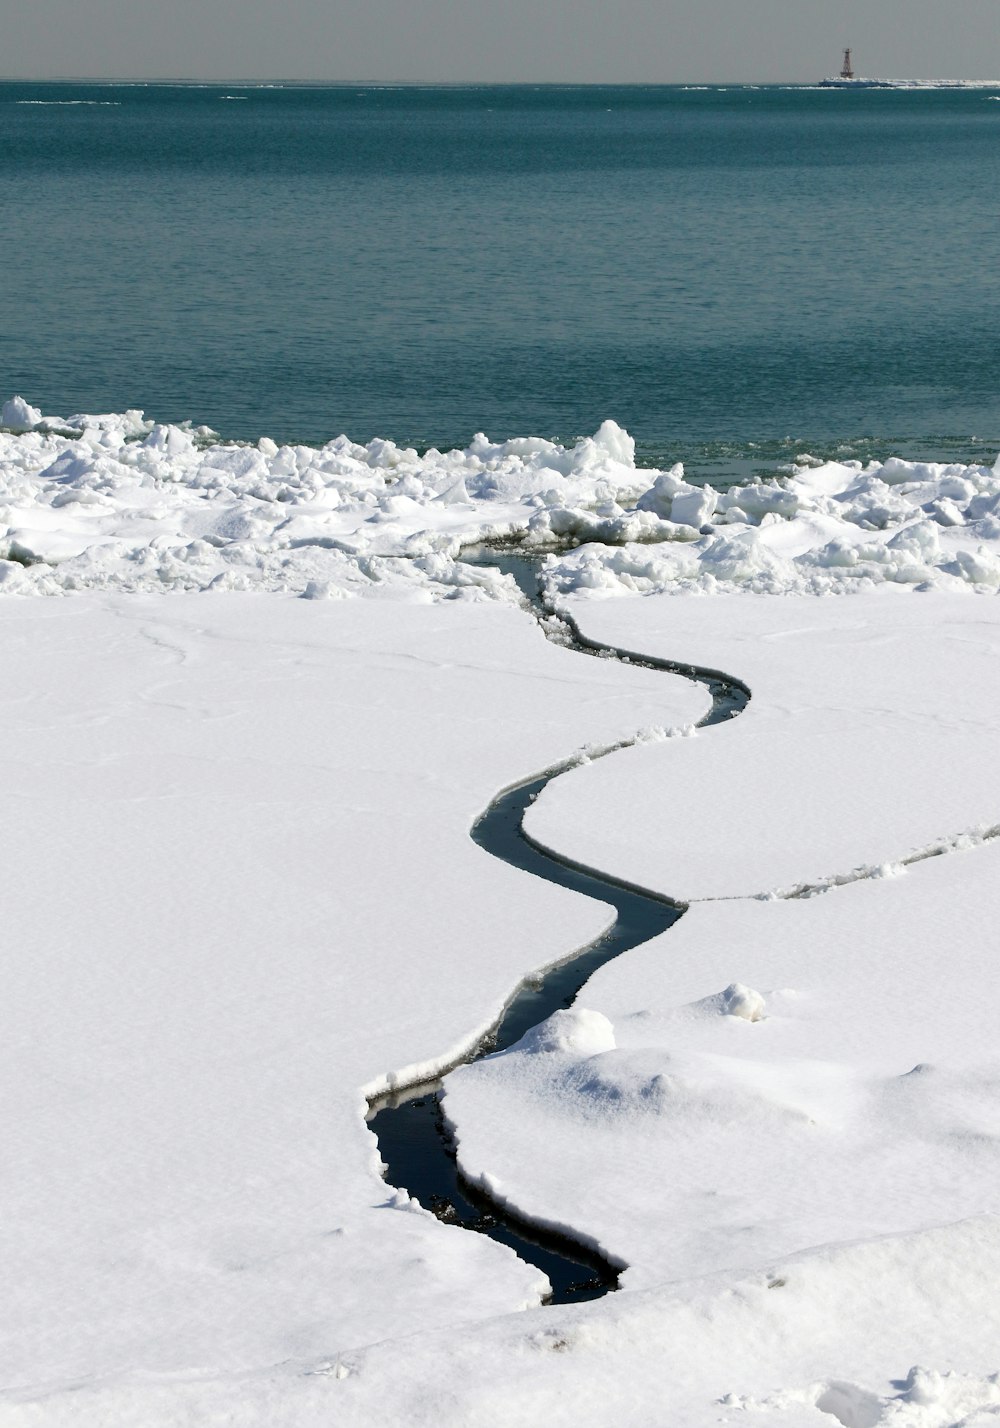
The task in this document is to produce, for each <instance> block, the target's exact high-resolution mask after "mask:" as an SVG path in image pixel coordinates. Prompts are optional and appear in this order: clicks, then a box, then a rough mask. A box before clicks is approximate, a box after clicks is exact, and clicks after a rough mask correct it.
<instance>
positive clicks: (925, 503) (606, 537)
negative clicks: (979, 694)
mask: <svg viewBox="0 0 1000 1428" xmlns="http://www.w3.org/2000/svg"><path fill="white" fill-rule="evenodd" d="M484 541H487V542H505V543H516V544H518V545H520V546H521V547H522V548H523V549H525V550H527V551H529V552H535V553H538V554H539V555H545V556H546V557H547V558H546V562H545V567H544V573H545V578H546V580H547V582H548V588H549V590H550V593H551V594H552V595H554V596H559V595H563V594H568V593H583V594H588V595H592V596H608V595H625V594H635V593H638V594H646V593H651V592H666V593H671V594H687V593H699V594H711V593H713V592H716V591H744V592H748V593H752V594H787V593H807V594H828V593H844V592H850V591H856V590H871V589H874V588H876V587H881V586H885V587H905V588H910V589H918V590H928V589H954V590H969V591H976V592H980V593H982V592H985V593H990V594H993V593H996V591H997V589H998V587H1000V463H998V464H997V465H995V466H993V467H986V466H967V465H960V464H947V465H946V464H940V463H933V462H912V461H904V460H901V459H900V458H897V457H892V458H890V459H889V460H887V461H884V462H870V463H869V464H868V465H865V466H863V465H862V464H861V463H860V462H858V461H844V462H832V461H831V462H818V461H815V460H813V459H812V458H811V457H809V456H807V455H801V456H799V457H798V458H797V459H796V462H795V463H794V465H793V466H791V467H789V469H788V471H787V473H786V474H783V475H780V476H777V477H774V478H772V479H766V480H755V481H752V482H749V483H747V484H745V485H742V486H737V487H733V488H732V489H730V490H727V491H723V492H718V491H716V490H713V489H712V488H709V487H703V486H696V485H692V484H691V483H690V482H688V481H687V480H686V479H685V476H684V469H683V467H682V466H680V465H675V466H673V467H671V468H670V469H668V470H662V471H661V470H655V469H639V468H637V467H636V465H635V444H634V442H633V440H632V438H631V437H630V436H629V435H628V433H627V432H625V431H623V430H622V428H621V427H619V426H617V425H616V424H615V423H614V422H613V421H606V422H604V423H603V425H602V426H601V427H600V428H599V429H598V431H597V432H596V433H595V434H594V435H593V436H592V437H586V438H583V439H582V440H580V441H578V442H577V443H576V444H575V445H574V446H570V447H567V446H559V445H557V444H556V443H554V442H551V441H547V440H544V439H543V438H540V437H517V438H514V439H512V440H509V441H504V442H496V443H494V442H491V441H489V440H488V438H487V437H486V436H484V435H483V434H481V433H480V434H478V435H477V436H475V437H474V438H473V440H472V442H471V443H470V444H469V446H467V447H466V448H464V449H463V450H453V451H447V452H441V451H437V450H434V449H432V450H430V451H427V452H425V453H424V454H423V455H421V454H419V453H418V452H417V451H416V450H414V449H413V448H411V447H399V446H397V445H396V444H395V443H393V442H391V441H387V440H382V439H377V440H374V441H370V442H368V443H367V445H364V446H362V445H359V444H358V443H356V442H353V441H351V440H349V439H348V438H347V437H346V436H339V437H337V438H336V439H334V440H333V441H329V442H327V443H326V444H325V445H323V446H321V447H311V446H304V445H286V446H280V447H279V446H278V445H277V444H276V443H275V442H273V441H271V440H270V439H269V438H267V437H262V438H261V439H260V441H258V443H257V444H256V445H255V446H251V445H248V444H242V443H224V442H221V441H219V439H218V438H217V436H216V435H215V433H213V432H212V431H210V430H209V429H208V428H207V427H194V426H192V425H190V424H185V425H182V426H173V425H160V424H154V423H153V422H151V421H148V420H147V419H146V418H145V417H144V415H143V413H142V412H141V411H135V410H131V411H127V412H124V413H115V414H110V415H96V416H95V415H89V414H78V415H74V416H70V417H67V418H60V417H51V416H49V417H45V416H43V414H42V412H41V411H40V410H39V409H38V408H37V407H34V406H32V405H31V404H30V403H29V402H28V401H26V400H24V399H23V398H22V397H14V398H12V399H11V400H9V401H7V402H5V403H4V404H3V407H2V409H0V591H3V592H4V593H8V594H62V593H66V592H69V591H74V590H82V589H126V590H144V591H163V590H207V589H227V590H249V589H257V590H281V591H291V592H295V593H300V594H304V593H308V594H309V595H310V596H311V597H319V596H322V597H328V596H333V597H334V598H342V597H344V596H375V597H385V596H392V597H394V598H410V599H420V600H428V599H432V600H433V599H454V598H472V599H483V598H487V599H489V598H494V599H495V598H511V594H512V582H511V581H510V580H509V579H508V578H506V577H503V576H500V575H498V574H497V572H495V571H493V570H491V569H482V568H480V569H476V568H475V567H472V566H469V565H467V564H465V563H463V562H461V561H460V560H458V559H457V557H458V556H459V554H460V552H461V551H462V549H463V548H464V547H467V546H469V545H473V544H477V543H481V542H484Z"/></svg>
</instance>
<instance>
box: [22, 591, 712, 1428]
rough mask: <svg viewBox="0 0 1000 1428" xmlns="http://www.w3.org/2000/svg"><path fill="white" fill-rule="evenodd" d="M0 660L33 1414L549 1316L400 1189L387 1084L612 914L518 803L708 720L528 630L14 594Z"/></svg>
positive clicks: (455, 614) (687, 692)
mask: <svg viewBox="0 0 1000 1428" xmlns="http://www.w3.org/2000/svg"><path fill="white" fill-rule="evenodd" d="M0 642H2V647H3V651H4V661H3V663H4V671H5V676H6V677H5V680H4V686H3V690H2V692H0V727H2V729H3V732H4V747H5V748H6V749H7V755H6V763H5V792H6V800H5V807H6V815H7V819H6V828H7V836H6V838H5V840H4V858H3V878H2V886H3V901H4V922H5V927H6V929H7V938H6V942H5V949H6V950H5V971H6V977H5V991H4V996H3V998H2V999H0V1072H2V1077H3V1082H4V1084H5V1085H6V1086H7V1087H8V1088H10V1094H9V1095H8V1097H7V1098H6V1099H5V1102H4V1105H3V1109H2V1112H0V1116H2V1127H3V1136H4V1141H5V1143H6V1144H7V1145H8V1147H10V1148H11V1154H10V1155H9V1156H8V1157H7V1159H6V1160H5V1164H4V1168H3V1173H2V1176H0V1209H2V1213H0V1256H2V1261H3V1266H4V1268H3V1283H4V1307H3V1320H4V1361H5V1389H6V1391H7V1392H8V1393H10V1392H13V1391H19V1392H20V1393H21V1394H22V1395H24V1396H26V1397H27V1398H28V1399H29V1400H32V1401H35V1400H36V1399H37V1397H38V1395H42V1396H43V1397H44V1396H45V1395H46V1394H47V1392H48V1388H47V1387H46V1386H47V1385H54V1384H58V1383H60V1382H77V1381H80V1382H88V1383H92V1382H96V1381H99V1380H102V1381H103V1380H110V1379H114V1378H116V1377H120V1376H121V1375H128V1374H130V1373H134V1372H141V1373H143V1374H177V1373H180V1374H184V1373H198V1374H202V1373H204V1374H208V1375H209V1376H211V1375H212V1374H219V1373H226V1372H228V1373H233V1372H238V1373H242V1372H245V1371H249V1370H251V1369H253V1370H256V1369H259V1368H260V1367H261V1366H262V1365H267V1364H273V1363H278V1362H282V1361H284V1360H286V1359H289V1358H297V1357H308V1356H309V1355H315V1354H328V1353H330V1352H331V1351H332V1350H334V1349H337V1348H339V1347H343V1348H345V1349H347V1348H350V1347H352V1346H356V1345H359V1344H364V1343H368V1342H372V1341H375V1340H377V1339H381V1338H383V1337H385V1336H387V1335H388V1336H393V1335H398V1334H406V1333H410V1332H412V1331H413V1329H414V1327H415V1325H420V1326H423V1327H425V1328H426V1327H431V1326H433V1325H434V1324H435V1323H437V1324H451V1325H454V1324H456V1323H458V1322H468V1321H478V1320H479V1319H481V1318H483V1317H484V1316H489V1315H491V1314H496V1313H501V1312H508V1311H513V1310H516V1309H518V1308H520V1307H522V1306H524V1305H528V1304H532V1303H537V1302H538V1297H539V1294H540V1293H541V1291H542V1290H543V1289H544V1287H545V1286H544V1282H543V1281H542V1280H541V1278H540V1276H539V1275H538V1274H537V1272H536V1271H534V1270H531V1269H529V1268H528V1267H526V1266H524V1265H523V1264H521V1263H520V1262H519V1261H518V1260H517V1259H515V1258H514V1257H513V1256H512V1255H511V1254H510V1253H509V1252H508V1251H506V1250H504V1249H503V1248H501V1247H500V1246H497V1245H495V1244H493V1243H492V1242H490V1241H489V1240H487V1239H485V1238H483V1237H481V1236H476V1235H470V1234H468V1233H465V1232H463V1231H461V1230H456V1229H452V1228H449V1227H446V1226H443V1225H441V1224H440V1223H439V1222H438V1221H436V1220H435V1219H433V1218H432V1217H431V1216H430V1215H427V1214H425V1213H424V1212H423V1211H421V1210H420V1209H419V1208H418V1207H415V1206H411V1205H410V1203H409V1201H408V1200H407V1198H406V1197H405V1196H400V1195H397V1193H396V1192H395V1191H391V1190H390V1189H388V1188H387V1187H386V1186H385V1184H384V1183H383V1182H382V1181H381V1180H380V1179H379V1178H378V1175H377V1165H376V1162H377V1152H376V1147H375V1141H374V1138H373V1137H372V1136H371V1134H370V1132H369V1131H368V1130H367V1129H366V1127H365V1125H364V1123H363V1109H364V1098H363V1090H364V1089H365V1088H369V1089H371V1090H374V1089H377V1088H378V1087H379V1086H380V1085H385V1084H386V1080H387V1077H388V1076H389V1075H390V1073H395V1072H402V1073H405V1072H407V1071H409V1073H410V1074H412V1075H417V1074H419V1073H420V1072H421V1071H433V1070H435V1069H437V1068H438V1067H439V1066H440V1065H442V1064H443V1063H446V1062H447V1061H449V1060H450V1059H451V1058H453V1057H455V1056H457V1055H459V1054H460V1053H461V1052H462V1051H463V1050H464V1049H466V1048H467V1047H468V1046H469V1045H470V1044H471V1043H472V1042H473V1041H474V1040H475V1038H476V1035H477V1033H479V1032H480V1031H481V1030H483V1029H485V1027H486V1026H487V1025H488V1024H489V1023H490V1021H491V1020H492V1019H493V1018H494V1017H495V1016H496V1014H497V1013H498V1012H499V1010H500V1007H501V1005H502V1003H503V1001H504V999H505V998H506V997H507V996H508V995H509V994H510V993H511V991H512V990H513V988H514V987H515V986H516V985H517V983H518V981H519V979H520V978H521V977H522V976H523V975H524V974H525V973H526V972H528V971H530V970H532V969H535V968H538V967H540V966H544V965H546V964H547V963H549V962H550V961H553V960H555V959H557V958H559V957H560V956H565V955H566V954H567V953H569V952H570V951H572V950H573V949H574V948H575V947H577V946H579V945H580V944H582V943H584V942H586V941H588V940H589V939H590V938H592V937H593V936H594V935H596V934H597V933H598V932H599V931H600V930H601V928H602V926H603V925H604V923H605V922H606V920H607V915H608V914H607V910H606V909H604V908H603V907H601V906H600V905H599V904H596V903H593V902H590V901H584V900H583V899H577V898H574V897H573V896H572V895H571V894H569V893H566V892H564V891H563V890H561V889H558V888H553V887H552V886H550V885H548V884H546V883H542V882H540V881H539V880H538V879H533V878H530V877H528V876H527V875H524V874H521V873H518V872H516V871H515V870H512V869H510V868H508V867H507V866H506V865H504V864H501V863H499V862H498V861H497V860H495V859H491V858H489V857H488V856H486V855H485V854H484V853H483V852H482V851H481V850H479V849H478V848H476V847H475V845H474V844H473V843H472V842H471V840H470V839H469V837H468V829H469V826H470V825H471V823H472V820H473V818H474V817H475V816H476V814H478V812H479V811H480V810H481V808H482V807H483V806H484V805H485V804H486V803H487V802H488V801H489V799H490V797H491V796H492V795H493V793H494V792H495V791H496V790H497V789H498V788H499V787H501V786H503V785H504V784H506V783H510V782H512V781H513V780H514V779H516V778H517V777H518V776H520V775H521V774H523V773H525V772H530V771H531V770H532V769H533V768H534V767H544V766H545V765H546V764H547V763H549V762H553V761H555V760H556V759H558V758H559V757H560V756H562V755H564V754H565V753H566V752H567V751H569V750H571V749H572V747H573V746H574V744H575V743H578V742H582V741H583V740H584V739H587V738H590V737H592V736H593V735H594V734H595V733H596V734H597V735H598V736H599V737H600V736H602V735H603V736H604V737H606V738H609V739H610V738H612V737H615V736H620V735H621V734H622V733H624V732H626V731H627V728H628V726H629V724H630V722H631V721H632V720H633V719H636V718H637V716H638V717H639V719H640V721H641V720H643V719H645V720H653V719H656V720H658V721H661V722H662V721H664V720H665V719H666V720H667V721H668V722H669V721H670V720H672V719H676V720H677V722H678V723H688V722H690V721H691V720H692V719H694V718H697V717H698V715H699V714H700V713H701V712H702V710H703V708H704V705H705V699H704V696H703V695H701V694H700V693H699V692H698V691H693V690H692V689H691V687H690V686H688V685H687V684H685V683H684V682H683V681H681V680H675V679H673V678H665V677H664V676H662V675H655V674H652V673H650V672H648V671H643V670H633V671H630V672H629V671H623V670H621V669H620V668H618V667H617V666H614V665H608V664H606V663H605V662H603V661H599V660H584V659H580V658H577V657H574V656H573V655H572V654H570V653H569V652H568V651H565V650H560V649H558V648H556V647H555V646H553V645H551V644H549V643H548V642H546V641H545V640H544V639H543V637H542V636H541V634H540V632H539V631H538V630H537V628H536V627H535V626H534V625H533V624H532V623H531V622H530V621H529V620H527V619H526V618H525V617H524V615H523V614H522V613H521V612H520V611H519V610H517V609H515V608H513V607H511V606H501V605H495V604H491V605H460V606H447V607H443V608H441V609H437V610H435V609H430V608H427V607H422V606H411V605H407V604H405V603H404V604H386V603H383V602H355V603H353V604H350V605H335V606H334V605H322V606H316V605H315V604H311V603H308V602H303V601H297V600H288V599H281V598H276V597H264V596H253V595H239V596H221V597H219V598H218V599H209V600H203V599H200V598H196V597H188V598H185V597H175V598H171V599H169V600H164V599H156V600H154V599H150V598H147V597H143V596H133V597H127V598H126V597H121V596H117V597H110V596H97V597H91V598H88V599H74V600H66V601H27V602H24V601H11V602H4V603H3V604H2V607H0ZM623 675H624V676H625V678H624V681H623ZM24 1411H27V1410H24ZM39 1411H41V1410H39ZM46 1412H47V1410H46ZM43 1417H44V1413H43ZM78 1421H79V1420H78ZM97 1421H103V1420H102V1419H101V1417H100V1415H98V1418H97ZM154 1421H155V1420H154ZM272 1421H274V1420H273V1419H272Z"/></svg>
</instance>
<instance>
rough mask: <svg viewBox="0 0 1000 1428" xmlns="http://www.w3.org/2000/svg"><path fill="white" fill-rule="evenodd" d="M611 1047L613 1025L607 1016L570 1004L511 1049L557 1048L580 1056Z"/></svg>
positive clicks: (539, 1051)
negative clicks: (570, 1005)
mask: <svg viewBox="0 0 1000 1428" xmlns="http://www.w3.org/2000/svg"><path fill="white" fill-rule="evenodd" d="M614 1047H615V1029H614V1027H613V1026H612V1025H611V1023H610V1021H609V1020H608V1018H607V1017H606V1016H604V1015H603V1014H602V1013H601V1012H595V1011H588V1010H587V1009H586V1007H570V1008H569V1009H567V1010H566V1011H557V1012H553V1013H552V1015H551V1016H550V1017H547V1018H546V1019H545V1021H542V1022H539V1024H538V1025H537V1026H533V1027H532V1028H531V1030H530V1031H527V1032H525V1034H524V1036H522V1037H521V1040H520V1041H519V1042H518V1043H517V1045H516V1047H513V1048H512V1050H515V1051H520V1052H525V1053H527V1054H529V1055H532V1056H537V1055H540V1054H545V1053H551V1052H559V1053H561V1054H562V1055H564V1056H566V1055H568V1056H577V1057H580V1056H598V1055H600V1053H601V1052H603V1051H613V1050H614Z"/></svg>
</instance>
